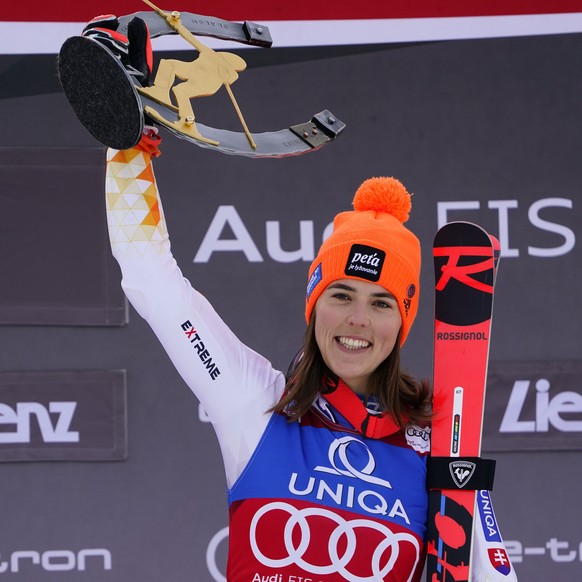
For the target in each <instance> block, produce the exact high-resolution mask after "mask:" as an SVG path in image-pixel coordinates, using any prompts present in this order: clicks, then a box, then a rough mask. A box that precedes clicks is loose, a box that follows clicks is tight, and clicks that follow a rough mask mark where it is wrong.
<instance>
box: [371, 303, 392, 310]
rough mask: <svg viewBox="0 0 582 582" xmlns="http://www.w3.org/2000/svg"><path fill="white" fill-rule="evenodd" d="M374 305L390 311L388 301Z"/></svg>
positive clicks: (390, 305) (390, 304)
mask: <svg viewBox="0 0 582 582" xmlns="http://www.w3.org/2000/svg"><path fill="white" fill-rule="evenodd" d="M374 305H375V306H376V307H380V308H382V309H392V303H389V302H388V301H376V302H375V303H374Z"/></svg>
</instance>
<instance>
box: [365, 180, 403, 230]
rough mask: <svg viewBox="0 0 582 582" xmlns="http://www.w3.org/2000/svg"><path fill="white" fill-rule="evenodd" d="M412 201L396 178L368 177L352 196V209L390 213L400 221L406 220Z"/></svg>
mask: <svg viewBox="0 0 582 582" xmlns="http://www.w3.org/2000/svg"><path fill="white" fill-rule="evenodd" d="M411 208H412V203H411V201H410V194H409V193H408V192H407V190H406V188H405V187H404V185H403V184H402V182H400V181H399V180H397V179H396V178H384V177H381V178H369V179H368V180H365V181H364V182H363V183H362V185H361V186H360V187H359V188H358V190H357V191H356V194H355V196H354V209H355V210H359V211H366V210H374V211H376V212H385V213H386V214H391V215H392V216H394V218H396V219H397V220H399V221H400V222H402V223H405V222H406V221H407V220H408V217H409V214H410V209H411Z"/></svg>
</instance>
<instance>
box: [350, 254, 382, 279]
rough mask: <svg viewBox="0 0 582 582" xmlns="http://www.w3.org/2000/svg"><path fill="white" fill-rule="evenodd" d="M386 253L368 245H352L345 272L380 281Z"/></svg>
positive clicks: (352, 275)
mask: <svg viewBox="0 0 582 582" xmlns="http://www.w3.org/2000/svg"><path fill="white" fill-rule="evenodd" d="M385 258H386V253H385V252H384V251H381V250H380V249H376V248H374V247H369V246H366V245H352V248H351V249H350V254H349V256H348V262H347V263H346V267H345V269H344V273H345V274H346V275H349V276H350V277H360V278H361V279H367V280H368V281H378V280H379V279H380V274H381V273H382V265H383V264H384V259H385Z"/></svg>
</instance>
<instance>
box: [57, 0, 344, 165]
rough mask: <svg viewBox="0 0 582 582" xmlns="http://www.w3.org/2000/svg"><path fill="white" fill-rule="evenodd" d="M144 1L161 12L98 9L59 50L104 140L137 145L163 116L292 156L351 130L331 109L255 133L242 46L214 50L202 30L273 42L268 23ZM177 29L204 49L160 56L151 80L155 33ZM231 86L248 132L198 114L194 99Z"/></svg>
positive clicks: (83, 108) (174, 126) (214, 138)
mask: <svg viewBox="0 0 582 582" xmlns="http://www.w3.org/2000/svg"><path fill="white" fill-rule="evenodd" d="M143 1H144V2H145V3H146V4H148V6H150V7H151V8H152V9H153V12H138V13H136V14H131V15H128V16H122V17H120V18H115V17H112V16H103V17H98V18H97V19H94V20H93V21H92V22H91V23H90V24H89V25H88V26H87V27H86V28H85V30H84V31H83V35H82V36H75V37H72V38H69V39H68V40H67V41H66V42H65V43H64V44H63V46H62V48H61V51H60V53H59V60H58V69H59V78H60V81H61V84H62V86H63V90H64V92H65V95H66V97H67V99H68V100H69V103H70V104H71V106H72V108H73V110H74V112H75V114H76V115H77V117H78V118H79V120H80V121H81V123H82V124H83V125H84V126H85V127H86V128H87V130H88V131H89V132H90V133H91V134H92V135H93V136H94V137H95V138H96V139H98V140H99V141H100V142H102V143H104V144H105V145H107V146H110V147H113V148H117V149H126V148H129V147H132V146H134V145H135V144H136V143H137V142H138V141H139V140H140V138H141V135H142V131H143V126H144V123H146V124H148V123H156V124H159V125H161V126H163V127H165V128H166V129H168V130H169V131H171V132H172V133H174V134H175V135H177V136H178V137H180V138H182V139H185V140H187V141H190V142H192V143H194V144H196V145H198V146H201V147H207V148H214V149H217V150H218V151H221V152H223V153H228V154H236V155H243V156H249V157H285V156H290V155H298V154H303V153H308V152H311V151H315V150H317V149H319V148H320V147H321V146H323V145H325V144H327V143H329V142H330V141H332V140H334V139H335V138H336V137H337V136H339V135H340V133H341V132H342V131H343V130H344V128H345V124H344V123H343V122H342V121H340V120H339V119H338V118H337V117H335V116H334V115H333V114H332V113H331V112H330V111H328V110H324V111H321V112H320V113H318V114H316V115H314V116H313V117H312V119H311V121H309V122H307V123H300V124H296V125H291V126H289V127H288V128H286V129H282V130H280V131H274V132H266V133H258V134H252V133H251V132H250V130H249V128H248V126H247V124H246V122H245V119H244V117H243V114H242V111H241V109H240V107H239V105H238V103H237V100H236V98H235V96H234V93H233V91H232V87H231V86H232V84H233V83H234V82H235V81H236V80H237V79H238V78H239V73H240V72H242V71H244V70H245V69H246V62H245V61H244V59H242V58H241V57H240V56H238V55H237V54H235V53H231V52H223V51H220V52H218V51H214V50H213V49H211V48H210V47H208V46H206V45H205V44H204V43H202V42H201V41H200V40H199V39H198V38H196V36H195V35H202V36H212V37H215V38H219V39H223V40H231V41H236V42H241V43H244V44H247V45H253V46H258V47H263V48H269V47H270V46H271V45H272V40H271V36H270V33H269V30H268V28H267V27H266V26H263V25H260V24H256V23H253V22H248V21H246V22H244V23H242V24H240V23H236V22H229V21H225V20H221V19H218V18H214V17H208V16H200V15H197V14H192V13H187V12H184V13H179V12H176V11H173V12H166V11H163V10H160V9H159V8H158V7H157V6H155V5H154V4H152V3H151V2H150V1H149V0H143ZM176 33H177V34H179V35H180V36H181V37H182V38H184V39H185V40H186V41H187V42H188V43H189V44H190V45H192V46H193V47H194V48H195V49H196V50H197V52H198V55H197V57H196V58H195V59H194V60H192V61H190V62H185V61H181V60H178V59H163V58H162V59H160V61H159V66H158V69H157V71H156V74H155V77H154V80H153V83H152V84H150V79H151V70H152V68H153V58H152V53H151V44H150V38H156V37H158V36H162V35H165V34H176ZM136 51H138V53H139V54H138V55H137V56H136V54H135V53H136ZM146 57H147V58H146ZM145 62H147V66H144V65H143V63H145ZM223 87H224V88H225V90H226V91H227V93H228V96H229V98H230V101H231V102H232V105H233V107H234V109H235V111H236V114H237V116H238V119H239V121H240V123H241V125H242V128H243V132H235V131H228V130H225V129H219V128H214V127H210V126H206V125H203V124H202V123H199V122H198V120H197V119H196V117H195V115H194V109H193V106H192V101H191V100H192V99H195V98H199V97H208V96H211V95H214V94H215V93H217V92H218V91H219V90H220V89H221V88H223Z"/></svg>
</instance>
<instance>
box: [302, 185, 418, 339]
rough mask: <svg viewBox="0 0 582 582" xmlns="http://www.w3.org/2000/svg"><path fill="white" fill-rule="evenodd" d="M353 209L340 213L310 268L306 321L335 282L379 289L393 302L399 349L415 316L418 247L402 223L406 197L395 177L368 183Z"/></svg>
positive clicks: (408, 204) (406, 209) (405, 216)
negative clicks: (359, 283) (346, 281)
mask: <svg viewBox="0 0 582 582" xmlns="http://www.w3.org/2000/svg"><path fill="white" fill-rule="evenodd" d="M353 206H354V210H353V211H349V212H341V213H340V214H338V215H337V216H336V217H335V219H334V222H333V232H332V234H331V235H330V236H329V238H328V239H327V240H326V241H325V242H324V243H323V244H322V245H321V248H320V249H319V253H318V255H317V257H315V260H314V261H313V263H311V267H310V268H309V279H308V283H307V297H306V306H305V317H306V319H307V322H309V320H310V319H311V313H312V312H313V308H314V306H315V303H316V302H317V299H318V298H319V296H320V295H321V293H322V292H323V290H324V289H325V288H326V287H327V286H328V285H329V284H330V283H332V282H333V281H337V280H338V279H362V280H364V281H370V282H373V283H376V284H378V285H381V286H382V287H384V288H385V289H386V290H387V291H389V292H390V293H392V295H394V297H395V298H396V299H397V301H398V308H399V310H400V314H401V315H402V329H401V333H400V345H402V344H404V341H405V340H406V337H407V335H408V332H409V331H410V327H411V326H412V322H413V321H414V318H415V317H416V312H417V311H418V296H419V277H420V243H419V241H418V239H417V238H416V236H415V235H414V234H412V232H410V231H409V230H408V229H407V228H406V227H405V226H404V223H405V222H406V221H407V220H408V214H409V212H410V209H411V207H412V204H411V202H410V194H408V192H407V191H406V188H405V187H404V186H403V185H402V183H401V182H399V181H398V180H396V179H395V178H370V179H369V180H366V181H365V182H364V183H363V184H362V185H361V186H360V187H359V188H358V190H357V192H356V194H355V196H354V201H353Z"/></svg>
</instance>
